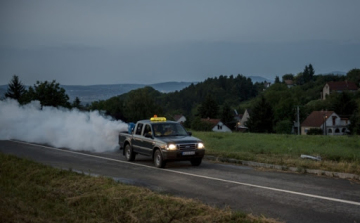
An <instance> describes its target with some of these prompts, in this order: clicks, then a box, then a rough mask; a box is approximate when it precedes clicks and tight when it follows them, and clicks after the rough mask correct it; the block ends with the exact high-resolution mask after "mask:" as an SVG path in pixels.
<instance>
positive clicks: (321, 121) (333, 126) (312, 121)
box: [301, 111, 350, 135]
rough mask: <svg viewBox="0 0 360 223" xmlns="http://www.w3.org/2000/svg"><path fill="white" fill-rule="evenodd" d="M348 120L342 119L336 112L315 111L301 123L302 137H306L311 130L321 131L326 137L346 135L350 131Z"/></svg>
mask: <svg viewBox="0 0 360 223" xmlns="http://www.w3.org/2000/svg"><path fill="white" fill-rule="evenodd" d="M349 124H350V121H349V119H348V118H341V117H340V116H339V115H337V114H336V113H335V112H334V111H313V112H312V113H311V114H310V115H309V116H308V117H307V118H306V119H305V120H304V122H302V123H301V135H306V134H307V132H308V131H309V130H310V129H314V128H315V129H321V130H322V132H323V134H324V135H344V134H346V133H347V132H348V131H349V129H348V126H349Z"/></svg>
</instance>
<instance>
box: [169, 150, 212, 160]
mask: <svg viewBox="0 0 360 223" xmlns="http://www.w3.org/2000/svg"><path fill="white" fill-rule="evenodd" d="M162 155H163V159H164V160H168V161H171V160H191V159H196V158H203V157H204V155H205V150H204V149H196V150H190V151H179V150H175V151H170V150H163V151H162Z"/></svg>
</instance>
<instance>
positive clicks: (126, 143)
mask: <svg viewBox="0 0 360 223" xmlns="http://www.w3.org/2000/svg"><path fill="white" fill-rule="evenodd" d="M127 145H130V143H129V142H128V141H125V143H124V147H123V155H124V156H125V147H126V146H127ZM130 146H131V145H130Z"/></svg>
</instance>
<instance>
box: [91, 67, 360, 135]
mask: <svg viewBox="0 0 360 223" xmlns="http://www.w3.org/2000/svg"><path fill="white" fill-rule="evenodd" d="M309 67H311V69H310V68H309ZM312 69H313V68H312V66H310V65H309V66H306V68H305V70H304V72H301V73H299V74H297V75H296V76H295V75H292V74H286V75H284V76H283V77H282V79H283V80H282V81H280V78H279V77H277V78H276V79H275V83H274V84H272V85H271V86H270V87H268V88H266V87H265V86H264V83H252V82H251V79H250V78H246V77H244V76H242V75H238V76H236V77H234V76H232V75H231V76H229V77H228V76H223V75H221V76H219V77H215V78H208V79H206V80H205V81H204V82H200V83H197V84H191V85H190V86H188V87H187V88H185V89H183V90H181V91H176V92H173V93H167V94H166V93H160V92H158V91H156V90H154V89H153V88H151V87H145V88H142V89H137V90H133V91H131V92H128V93H126V94H123V95H119V96H116V97H112V98H110V99H108V100H105V101H97V102H93V103H92V104H91V105H90V107H89V109H92V110H104V111H106V113H107V114H108V115H112V116H113V117H115V118H120V119H122V120H124V121H126V122H130V121H132V122H135V121H137V120H139V119H148V118H149V117H152V116H153V115H154V114H157V115H161V116H166V117H167V118H168V119H170V120H172V119H173V117H174V115H176V114H183V115H185V116H186V118H187V122H186V123H185V125H186V127H188V128H194V124H196V125H197V126H198V123H199V119H200V118H218V119H221V120H222V121H223V122H224V123H226V124H227V125H228V126H229V127H230V128H233V127H234V126H235V120H234V119H231V120H228V118H227V117H229V116H231V117H233V116H234V115H235V111H238V113H243V112H244V111H245V109H248V108H250V109H254V108H255V107H256V105H257V104H259V103H260V102H261V101H262V103H263V104H264V105H267V106H268V108H266V111H265V112H264V113H265V115H264V116H265V117H266V119H268V120H270V121H271V123H270V125H271V126H269V128H268V129H266V130H258V129H256V128H252V132H269V133H287V134H289V133H291V127H292V125H293V122H294V121H295V120H296V108H297V106H299V108H300V114H299V116H300V122H302V121H303V120H304V119H305V118H306V117H307V116H308V115H309V114H310V113H311V112H312V111H315V110H317V111H319V110H328V111H335V112H336V113H337V114H338V115H340V116H341V117H346V118H348V119H350V120H351V122H352V123H353V126H352V127H351V130H352V133H353V134H355V133H357V134H360V122H359V121H357V120H358V119H360V111H359V107H360V92H358V93H356V94H351V93H347V92H343V93H341V94H340V93H338V94H336V93H335V94H332V95H330V97H328V98H327V100H321V99H320V92H321V91H322V89H323V87H324V85H325V84H326V83H327V82H331V81H344V80H349V81H353V82H355V83H357V84H359V83H360V69H353V70H351V71H349V72H348V74H347V75H346V76H339V75H333V74H328V75H314V71H313V70H312ZM306 73H308V74H307V75H305V74H306ZM285 80H292V81H293V83H294V85H293V87H291V88H289V87H288V86H287V85H286V84H285ZM264 105H262V104H260V105H258V108H259V109H263V110H264V109H265V108H264ZM262 121H263V122H265V120H262V119H260V120H259V122H262ZM197 126H196V127H197ZM197 129H198V128H197ZM204 130H205V129H204Z"/></svg>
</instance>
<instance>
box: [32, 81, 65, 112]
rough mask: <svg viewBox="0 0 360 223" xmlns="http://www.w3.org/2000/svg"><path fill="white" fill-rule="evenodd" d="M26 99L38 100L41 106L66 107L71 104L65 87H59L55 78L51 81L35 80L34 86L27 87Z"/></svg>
mask: <svg viewBox="0 0 360 223" xmlns="http://www.w3.org/2000/svg"><path fill="white" fill-rule="evenodd" d="M26 100H27V102H30V101H33V100H38V101H40V104H41V105H42V106H53V107H58V106H61V107H67V108H69V107H70V106H71V105H70V103H69V96H68V95H67V94H66V93H65V89H64V88H62V87H60V84H59V83H56V81H55V80H53V81H52V82H47V81H45V82H40V81H37V82H36V84H34V87H29V90H28V92H27V94H26Z"/></svg>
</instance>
